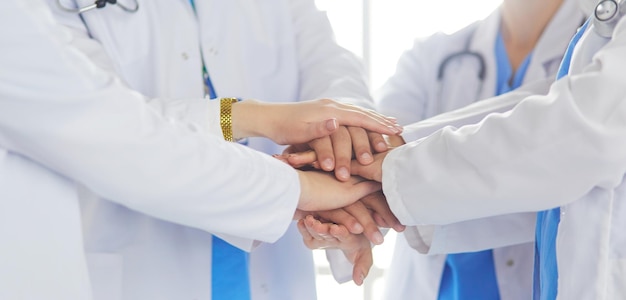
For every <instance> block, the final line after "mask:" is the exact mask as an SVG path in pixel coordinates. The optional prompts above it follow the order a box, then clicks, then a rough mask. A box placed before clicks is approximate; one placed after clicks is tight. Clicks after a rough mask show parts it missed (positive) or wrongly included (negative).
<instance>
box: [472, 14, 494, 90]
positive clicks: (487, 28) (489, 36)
mask: <svg viewBox="0 0 626 300" xmlns="http://www.w3.org/2000/svg"><path fill="white" fill-rule="evenodd" d="M499 28H500V9H496V10H495V11H494V12H493V13H491V15H489V16H488V17H487V18H486V19H485V20H484V21H483V22H482V23H481V24H480V26H478V28H477V29H476V32H474V36H473V38H472V42H471V43H470V47H469V49H470V50H471V51H474V52H477V53H479V54H480V55H482V56H483V59H484V60H485V72H486V74H485V80H484V81H483V86H482V90H481V93H480V95H479V99H476V100H480V99H485V98H489V97H492V96H493V95H494V93H495V90H496V70H497V68H496V61H495V57H494V55H493V54H494V47H495V37H496V34H498V30H499Z"/></svg>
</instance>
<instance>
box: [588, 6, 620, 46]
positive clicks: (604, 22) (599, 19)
mask: <svg viewBox="0 0 626 300" xmlns="http://www.w3.org/2000/svg"><path fill="white" fill-rule="evenodd" d="M623 2H624V1H623V0H620V1H619V3H618V2H617V1H616V0H603V1H600V3H598V5H596V9H595V10H594V18H593V25H594V28H595V30H596V32H597V33H598V34H599V35H600V36H602V37H606V38H610V37H611V35H612V34H613V29H614V28H615V25H617V22H619V20H620V19H621V17H622V15H624V8H623V5H622V4H623Z"/></svg>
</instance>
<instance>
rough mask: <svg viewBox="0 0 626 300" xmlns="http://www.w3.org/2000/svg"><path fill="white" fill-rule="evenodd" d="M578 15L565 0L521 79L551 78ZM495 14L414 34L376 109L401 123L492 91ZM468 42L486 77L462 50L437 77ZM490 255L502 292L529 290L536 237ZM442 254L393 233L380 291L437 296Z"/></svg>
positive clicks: (510, 295)
mask: <svg viewBox="0 0 626 300" xmlns="http://www.w3.org/2000/svg"><path fill="white" fill-rule="evenodd" d="M584 19H585V17H584V14H583V12H582V11H581V10H580V9H579V7H578V3H577V1H576V0H567V1H565V2H564V3H563V5H562V6H561V7H560V8H559V11H558V12H557V13H556V14H555V16H554V18H553V19H552V21H551V22H550V23H549V24H548V26H547V27H546V29H545V31H544V32H543V34H542V36H541V38H540V39H539V41H538V43H537V45H536V47H535V49H534V50H533V52H532V59H531V60H530V64H529V66H528V69H527V72H526V74H525V77H524V81H523V84H527V83H529V82H532V81H537V80H547V81H552V80H554V78H555V76H556V71H557V69H558V67H559V64H560V61H561V59H562V57H563V53H564V52H565V49H566V47H567V45H568V43H569V40H570V36H571V35H572V34H573V33H574V32H576V29H577V28H578V27H579V26H580V25H581V23H582V22H583V21H584ZM500 20H501V14H500V10H499V9H497V10H496V11H494V12H493V13H492V14H491V15H490V16H489V17H487V18H486V19H485V20H483V21H480V22H477V23H475V24H472V25H470V26H469V27H467V28H465V29H462V30H460V31H458V32H456V33H454V34H452V35H445V34H436V35H434V36H431V37H430V38H428V39H426V40H418V41H416V43H415V45H414V46H413V49H411V50H409V51H407V52H406V53H405V54H404V55H403V56H402V58H401V59H400V60H399V62H398V66H397V69H396V74H395V75H394V76H392V77H391V78H390V79H389V80H388V81H387V82H386V84H385V85H384V86H383V87H382V88H381V89H380V90H379V92H378V94H377V95H376V100H377V105H378V110H379V111H380V112H382V113H384V114H387V115H390V116H397V117H398V118H399V120H400V122H401V124H410V123H414V122H417V121H420V120H422V119H426V118H429V117H432V116H434V115H436V114H439V113H442V112H444V111H449V110H453V109H457V108H460V107H463V106H466V105H468V104H471V103H472V102H474V101H476V100H478V99H480V98H486V97H490V96H493V94H494V93H495V91H496V79H497V66H496V62H495V56H494V48H495V46H494V45H495V40H496V35H497V34H498V32H499V28H500V22H501V21H500ZM468 44H469V46H468ZM467 49H469V50H470V51H473V52H475V53H479V54H480V55H481V56H482V57H483V58H484V59H485V78H484V80H483V81H481V80H479V78H478V73H479V65H478V63H477V60H476V58H475V57H468V56H466V57H464V58H459V59H456V60H452V61H450V62H449V64H448V66H447V67H446V68H445V72H444V73H443V75H444V77H443V79H442V80H441V81H439V80H438V78H437V76H438V75H439V74H438V73H439V69H440V66H441V64H442V62H443V61H444V60H445V59H446V58H447V57H449V56H450V55H453V54H455V53H458V52H459V51H463V50H467ZM545 91H547V89H546V90H545ZM477 97H480V98H477ZM407 142H408V141H407ZM526 217H527V218H528V221H527V223H528V225H529V226H530V227H532V228H534V222H535V214H534V213H528V214H527V216H526ZM493 259H494V264H495V270H496V275H497V282H498V288H499V291H500V297H501V298H502V299H530V298H532V278H533V275H532V274H533V259H534V243H532V242H527V243H523V244H518V245H513V246H507V247H502V248H496V249H493ZM445 260H446V255H445V254H442V255H422V254H419V253H418V252H417V251H415V250H414V249H413V248H411V247H410V246H409V244H408V243H407V241H406V239H405V238H404V235H403V234H401V235H399V237H398V239H397V240H396V245H395V249H394V255H393V259H392V261H391V265H390V267H389V269H388V272H387V273H385V282H386V284H385V293H384V296H383V299H415V297H416V296H417V295H419V299H425V300H428V299H433V300H436V299H438V294H439V286H440V283H441V276H442V273H443V269H444V264H445Z"/></svg>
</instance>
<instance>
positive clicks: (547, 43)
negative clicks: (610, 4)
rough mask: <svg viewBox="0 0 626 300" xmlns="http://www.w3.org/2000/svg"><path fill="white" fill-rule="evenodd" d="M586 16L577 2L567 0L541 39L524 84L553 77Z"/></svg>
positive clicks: (534, 51) (534, 52)
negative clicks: (530, 80)
mask: <svg viewBox="0 0 626 300" xmlns="http://www.w3.org/2000/svg"><path fill="white" fill-rule="evenodd" d="M584 18H585V16H584V14H583V12H582V11H581V10H580V8H579V6H578V2H577V1H576V0H566V1H564V2H563V4H562V5H561V7H560V8H559V11H557V13H556V15H555V16H554V18H552V20H551V21H550V23H548V26H547V27H546V28H545V30H544V32H543V34H542V35H541V37H540V38H539V41H538V42H537V45H536V46H535V50H533V57H532V60H531V62H530V65H529V67H528V70H527V71H526V76H525V77H524V82H523V83H524V84H525V83H528V82H529V78H533V79H538V78H548V77H553V76H555V74H556V71H557V70H558V68H559V64H560V62H561V59H562V58H563V53H565V49H566V48H567V45H568V44H569V41H570V39H571V37H572V36H573V35H574V33H575V31H572V29H573V28H576V27H577V26H578V25H581V24H582V21H583V20H584Z"/></svg>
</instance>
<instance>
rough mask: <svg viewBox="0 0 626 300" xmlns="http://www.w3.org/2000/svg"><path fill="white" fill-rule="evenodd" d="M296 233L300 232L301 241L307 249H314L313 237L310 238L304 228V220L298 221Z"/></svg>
mask: <svg viewBox="0 0 626 300" xmlns="http://www.w3.org/2000/svg"><path fill="white" fill-rule="evenodd" d="M298 231H299V232H300V235H302V241H303V242H304V245H305V246H307V248H309V249H316V248H314V245H313V242H312V241H313V236H311V234H310V233H309V231H308V230H307V229H306V226H305V225H304V219H300V220H298Z"/></svg>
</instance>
